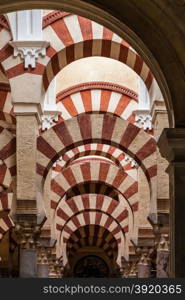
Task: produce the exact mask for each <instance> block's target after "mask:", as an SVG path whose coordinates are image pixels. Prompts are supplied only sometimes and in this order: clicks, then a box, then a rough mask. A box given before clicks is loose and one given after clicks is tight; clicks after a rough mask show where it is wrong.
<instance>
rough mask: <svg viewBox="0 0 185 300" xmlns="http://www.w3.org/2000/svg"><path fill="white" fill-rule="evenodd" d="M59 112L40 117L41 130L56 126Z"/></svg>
mask: <svg viewBox="0 0 185 300" xmlns="http://www.w3.org/2000/svg"><path fill="white" fill-rule="evenodd" d="M59 115H60V114H59V112H58V113H56V114H55V113H54V112H53V113H52V114H44V115H42V116H41V120H42V130H46V129H50V128H51V127H52V126H53V125H55V124H56V122H57V121H58V117H59Z"/></svg>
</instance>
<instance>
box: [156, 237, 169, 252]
mask: <svg viewBox="0 0 185 300" xmlns="http://www.w3.org/2000/svg"><path fill="white" fill-rule="evenodd" d="M157 251H169V235H168V234H164V233H162V234H161V236H160V240H159V243H158V247H157Z"/></svg>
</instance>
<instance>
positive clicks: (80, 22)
mask: <svg viewBox="0 0 185 300" xmlns="http://www.w3.org/2000/svg"><path fill="white" fill-rule="evenodd" d="M43 34H44V37H45V39H46V40H50V41H51V46H50V47H49V48H48V50H47V55H48V62H47V66H46V69H45V72H44V86H45V88H47V87H48V85H49V83H50V82H51V80H52V79H53V78H54V76H55V75H56V74H57V73H58V72H59V71H60V70H61V69H62V68H63V67H65V66H66V65H68V64H69V63H71V62H73V61H75V60H77V59H80V58H84V57H90V56H103V57H109V58H113V59H116V60H119V61H121V62H123V63H124V64H126V65H128V66H129V67H130V68H132V69H133V70H134V71H135V72H136V73H137V74H138V75H139V76H140V77H141V78H142V79H143V80H144V82H145V84H146V86H147V88H148V89H149V88H150V86H151V84H152V80H153V76H152V74H151V72H150V70H149V68H148V66H147V65H146V64H145V62H144V61H143V60H142V58H141V57H140V56H139V55H138V54H137V53H136V52H135V51H134V50H133V49H132V48H131V47H130V45H129V44H128V43H126V42H125V41H124V40H122V39H121V38H120V37H119V36H117V35H116V34H114V33H113V32H111V31H110V30H108V29H107V28H105V27H103V26H102V25H99V24H97V23H95V22H94V21H91V20H89V19H86V18H83V17H80V16H76V15H72V14H70V15H69V14H68V15H67V16H64V17H63V18H61V19H58V20H56V21H55V22H53V23H51V24H50V25H49V26H47V27H46V28H45V29H44V31H43Z"/></svg>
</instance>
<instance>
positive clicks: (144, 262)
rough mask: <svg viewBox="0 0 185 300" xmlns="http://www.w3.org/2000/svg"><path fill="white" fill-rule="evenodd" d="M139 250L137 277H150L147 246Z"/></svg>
mask: <svg viewBox="0 0 185 300" xmlns="http://www.w3.org/2000/svg"><path fill="white" fill-rule="evenodd" d="M140 251H141V257H140V260H139V262H138V264H137V271H138V278H150V277H151V260H150V251H149V249H148V248H143V249H141V250H140Z"/></svg>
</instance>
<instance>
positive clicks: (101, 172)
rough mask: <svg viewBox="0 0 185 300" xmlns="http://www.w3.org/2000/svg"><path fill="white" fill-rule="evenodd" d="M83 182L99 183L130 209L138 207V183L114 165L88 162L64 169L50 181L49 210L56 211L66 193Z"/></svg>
mask: <svg viewBox="0 0 185 300" xmlns="http://www.w3.org/2000/svg"><path fill="white" fill-rule="evenodd" d="M85 182H100V183H105V184H106V185H108V186H112V187H113V188H114V189H116V190H117V191H118V193H120V194H121V195H122V196H123V197H124V198H125V199H126V200H127V201H128V204H129V205H130V207H131V209H132V207H133V208H134V209H135V207H136V206H138V194H137V193H138V182H136V181H135V180H134V179H133V178H131V177H130V176H128V174H127V173H125V172H124V171H123V170H122V169H119V168H118V167H117V166H115V165H112V164H110V163H108V162H101V161H89V162H86V163H80V164H76V165H73V166H70V167H68V168H66V169H64V170H63V171H62V172H61V173H59V175H57V176H56V177H55V179H53V180H52V181H51V191H52V192H51V208H52V209H54V210H56V209H57V208H58V206H59V205H60V202H61V199H62V198H63V197H64V196H65V194H66V192H67V191H69V190H70V189H71V188H72V187H75V186H76V185H79V184H80V183H85ZM134 209H133V210H134Z"/></svg>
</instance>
